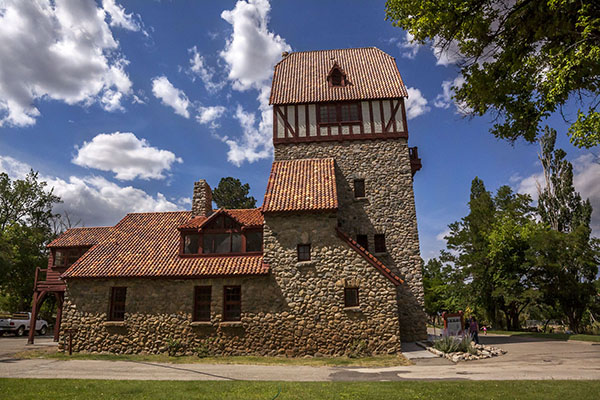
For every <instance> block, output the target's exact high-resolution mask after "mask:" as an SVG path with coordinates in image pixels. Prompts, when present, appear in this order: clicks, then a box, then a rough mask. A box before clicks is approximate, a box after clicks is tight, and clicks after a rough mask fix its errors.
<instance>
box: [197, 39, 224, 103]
mask: <svg viewBox="0 0 600 400" xmlns="http://www.w3.org/2000/svg"><path fill="white" fill-rule="evenodd" d="M188 51H189V53H190V54H191V56H192V58H190V69H189V71H190V73H191V75H192V76H193V77H194V78H193V79H195V77H196V76H198V77H199V78H200V80H201V81H202V83H203V84H204V87H205V88H206V90H208V91H209V92H210V93H215V92H218V91H219V90H221V89H223V87H224V86H225V81H222V82H215V71H214V69H213V68H212V67H210V66H208V65H207V64H206V60H205V59H204V57H202V55H201V54H200V53H199V52H198V49H197V48H196V46H194V47H192V48H191V49H189V50H188Z"/></svg>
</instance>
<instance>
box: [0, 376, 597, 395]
mask: <svg viewBox="0 0 600 400" xmlns="http://www.w3.org/2000/svg"><path fill="white" fill-rule="evenodd" d="M0 393H2V399H18V400H27V399H35V400H39V399H61V400H69V399H86V400H87V399H124V400H127V399H174V400H177V399H182V400H183V399H185V400H188V399H210V400H219V399H228V400H229V399H234V400H235V399H240V400H252V399H260V400H268V399H275V398H277V400H289V399H302V400H305V399H331V400H333V399H336V400H337V399H360V400H368V399H377V400H386V399H394V400H396V399H402V400H408V399H436V400H437V399H443V400H453V399H457V400H470V399H486V400H490V399H498V400H499V399H577V400H585V399H594V400H596V399H598V393H600V381H406V382H307V383H301V382H249V381H237V382H232V381H203V382H202V381H177V382H175V381H102V380H69V379H48V380H45V379H0ZM278 393H279V395H277V394H278Z"/></svg>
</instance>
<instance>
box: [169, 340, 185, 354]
mask: <svg viewBox="0 0 600 400" xmlns="http://www.w3.org/2000/svg"><path fill="white" fill-rule="evenodd" d="M182 350H183V343H181V340H178V339H173V338H168V339H167V352H168V353H169V356H171V357H175V356H176V355H177V353H179V352H181V351H182Z"/></svg>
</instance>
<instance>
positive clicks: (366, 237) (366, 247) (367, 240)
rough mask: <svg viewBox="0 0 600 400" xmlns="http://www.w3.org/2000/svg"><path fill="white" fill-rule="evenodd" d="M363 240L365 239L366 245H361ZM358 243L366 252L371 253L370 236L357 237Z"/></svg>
mask: <svg viewBox="0 0 600 400" xmlns="http://www.w3.org/2000/svg"><path fill="white" fill-rule="evenodd" d="M363 238H364V239H365V242H364V244H363V243H361V242H362V239H363ZM356 243H358V245H359V246H362V247H363V248H364V249H365V250H366V251H369V235H361V234H358V235H356Z"/></svg>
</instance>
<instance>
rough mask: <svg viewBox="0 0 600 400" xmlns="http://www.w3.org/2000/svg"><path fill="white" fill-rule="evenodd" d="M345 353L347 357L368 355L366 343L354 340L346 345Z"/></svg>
mask: <svg viewBox="0 0 600 400" xmlns="http://www.w3.org/2000/svg"><path fill="white" fill-rule="evenodd" d="M347 354H348V357H349V358H359V357H362V356H366V355H368V354H367V343H366V342H365V341H364V340H355V341H354V342H352V343H351V344H350V346H348V350H347Z"/></svg>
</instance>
